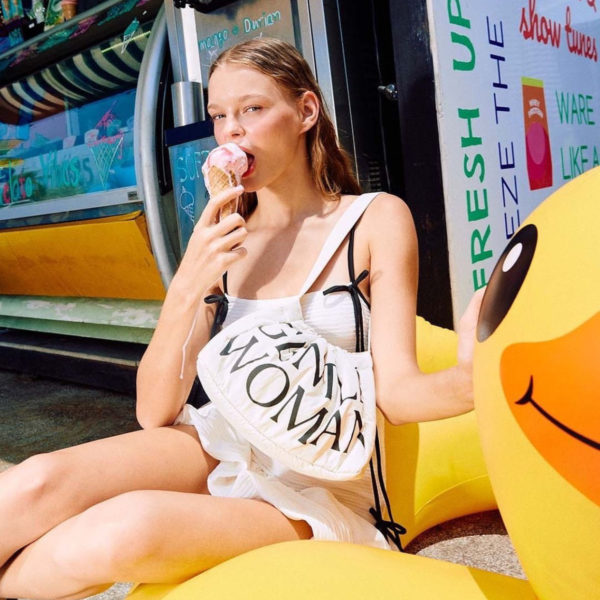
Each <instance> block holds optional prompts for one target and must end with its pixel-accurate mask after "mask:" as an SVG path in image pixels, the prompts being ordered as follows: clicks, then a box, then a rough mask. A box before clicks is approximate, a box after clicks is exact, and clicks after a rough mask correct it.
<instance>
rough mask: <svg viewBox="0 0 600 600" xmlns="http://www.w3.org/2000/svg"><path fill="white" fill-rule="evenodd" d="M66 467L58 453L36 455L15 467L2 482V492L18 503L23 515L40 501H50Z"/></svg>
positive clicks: (64, 475)
mask: <svg viewBox="0 0 600 600" xmlns="http://www.w3.org/2000/svg"><path fill="white" fill-rule="evenodd" d="M66 471H67V470H66V466H65V464H64V461H63V459H62V456H61V455H60V454H59V453H55V452H53V453H48V454H38V455H36V456H32V457H30V458H28V459H26V460H24V461H23V462H22V463H20V464H18V465H16V466H15V467H13V468H12V469H11V472H9V473H7V474H6V475H7V477H6V480H5V481H4V482H3V488H4V490H3V491H4V492H5V493H6V494H8V495H9V496H10V498H11V499H12V500H13V501H16V502H18V503H19V506H20V507H21V508H22V512H23V514H26V509H27V508H28V507H31V506H32V505H36V504H38V503H39V502H40V501H42V500H44V501H50V498H51V497H52V495H53V492H54V491H56V490H58V489H59V488H60V487H61V486H62V485H63V484H64V480H65V478H66Z"/></svg>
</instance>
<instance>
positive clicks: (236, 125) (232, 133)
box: [225, 117, 244, 139]
mask: <svg viewBox="0 0 600 600" xmlns="http://www.w3.org/2000/svg"><path fill="white" fill-rule="evenodd" d="M243 134H244V128H243V127H242V124H241V123H240V122H239V120H238V119H237V118H235V117H229V118H228V119H227V124H226V126H225V135H226V136H227V138H228V139H236V138H239V137H241V136H242V135H243Z"/></svg>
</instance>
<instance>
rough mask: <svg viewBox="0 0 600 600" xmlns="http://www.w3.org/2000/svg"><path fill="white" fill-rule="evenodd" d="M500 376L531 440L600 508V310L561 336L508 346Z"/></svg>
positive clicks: (508, 399)
mask: <svg viewBox="0 0 600 600" xmlns="http://www.w3.org/2000/svg"><path fill="white" fill-rule="evenodd" d="M500 377H501V380H502V387H503V389H504V395H505V397H506V400H507V402H508V404H509V406H510V409H511V411H512V414H513V415H514V417H515V419H516V420H517V422H518V424H519V426H520V427H521V429H522V430H523V432H524V433H525V435H526V436H527V438H528V439H529V441H530V442H531V443H532V444H533V445H534V446H535V448H536V449H537V450H538V452H539V453H540V454H541V455H542V456H543V457H544V459H545V460H546V461H548V463H549V464H550V465H552V467H554V468H555V469H556V470H557V471H558V472H559V473H560V474H561V475H562V477H564V478H565V479H566V480H567V481H569V482H570V483H571V484H572V485H574V486H575V487H576V488H577V489H578V490H579V491H580V492H582V493H583V494H585V496H587V497H588V498H590V499H591V500H592V501H593V502H595V503H596V504H598V505H599V506H600V312H598V313H597V314H596V315H594V316H593V317H592V318H591V319H589V320H588V321H586V322H585V323H583V324H582V325H580V326H579V327H577V328H576V329H574V330H573V331H571V332H570V333H568V334H566V335H564V336H561V337H559V338H556V339H553V340H549V341H545V342H531V343H518V344H513V345H511V346H509V347H508V348H506V350H505V351H504V353H503V354H502V359H501V363H500Z"/></svg>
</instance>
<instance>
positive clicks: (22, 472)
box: [0, 426, 217, 596]
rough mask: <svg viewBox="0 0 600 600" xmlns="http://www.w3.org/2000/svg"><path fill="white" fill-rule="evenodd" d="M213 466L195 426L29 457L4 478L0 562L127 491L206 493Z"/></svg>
mask: <svg viewBox="0 0 600 600" xmlns="http://www.w3.org/2000/svg"><path fill="white" fill-rule="evenodd" d="M216 463H217V461H215V459H213V458H212V457H210V456H209V455H207V454H206V453H205V452H204V450H203V449H202V446H201V445H200V441H199V440H198V437H197V434H196V431H195V429H194V428H193V427H190V426H174V427H161V428H158V429H149V430H142V431H136V432H133V433H127V434H124V435H119V436H115V437H111V438H106V439H104V440H98V441H95V442H89V443H87V444H82V445H80V446H74V447H72V448H67V449H65V450H59V451H57V452H52V453H49V454H41V455H38V456H34V457H32V458H30V459H27V460H25V461H24V462H23V463H21V464H19V465H16V466H15V467H11V468H10V469H8V470H7V471H5V472H3V473H1V474H0V565H2V564H4V563H5V562H6V561H7V560H8V559H9V558H10V557H11V556H12V555H13V554H14V553H15V552H16V551H17V550H19V549H20V548H23V547H24V546H26V545H27V544H29V543H31V542H33V541H34V540H36V539H38V538H39V537H40V536H42V535H43V534H44V533H46V532H47V531H49V530H50V529H52V528H53V527H55V526H56V525H58V524H59V523H61V522H62V521H65V520H66V519H68V518H70V517H72V516H74V515H76V514H78V513H80V512H82V511H84V510H85V509H87V508H89V507H90V506H93V505H94V504H97V503H98V502H102V501H103V500H106V499H108V498H112V497H114V496H118V495H120V494H122V493H124V492H128V491H131V490H140V489H150V490H153V489H154V490H159V489H160V490H174V491H181V492H206V491H207V490H206V478H207V475H208V473H209V472H210V471H211V470H212V469H213V468H214V467H215V465H216ZM0 596H1V594H0Z"/></svg>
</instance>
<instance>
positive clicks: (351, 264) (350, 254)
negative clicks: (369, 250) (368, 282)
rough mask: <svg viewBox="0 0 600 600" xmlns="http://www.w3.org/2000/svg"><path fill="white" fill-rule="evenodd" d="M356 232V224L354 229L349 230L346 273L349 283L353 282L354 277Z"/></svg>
mask: <svg viewBox="0 0 600 600" xmlns="http://www.w3.org/2000/svg"><path fill="white" fill-rule="evenodd" d="M355 230H356V223H355V224H354V227H352V229H351V230H350V235H349V237H348V273H349V274H350V281H354V280H355V279H356V277H355V276H354V231H355Z"/></svg>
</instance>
